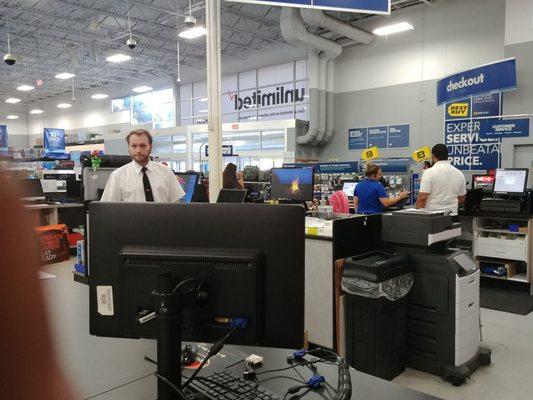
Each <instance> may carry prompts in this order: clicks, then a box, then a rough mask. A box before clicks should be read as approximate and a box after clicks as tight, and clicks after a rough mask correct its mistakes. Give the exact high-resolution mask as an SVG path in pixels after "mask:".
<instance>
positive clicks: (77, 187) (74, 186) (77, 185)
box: [66, 179, 81, 200]
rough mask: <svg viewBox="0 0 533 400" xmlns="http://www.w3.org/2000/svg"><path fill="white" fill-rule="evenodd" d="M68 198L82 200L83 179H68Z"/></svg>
mask: <svg viewBox="0 0 533 400" xmlns="http://www.w3.org/2000/svg"><path fill="white" fill-rule="evenodd" d="M66 195H67V199H72V200H81V181H77V180H75V179H69V180H68V181H67V194H66Z"/></svg>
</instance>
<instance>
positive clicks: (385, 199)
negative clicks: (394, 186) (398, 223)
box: [379, 190, 409, 208]
mask: <svg viewBox="0 0 533 400" xmlns="http://www.w3.org/2000/svg"><path fill="white" fill-rule="evenodd" d="M407 197H409V192H408V191H407V190H402V191H401V192H400V193H399V194H398V195H397V196H394V197H393V198H390V199H389V198H388V197H380V198H379V201H381V204H383V207H385V208H387V207H390V206H393V205H395V204H396V203H398V202H399V201H400V200H402V199H405V198H407Z"/></svg>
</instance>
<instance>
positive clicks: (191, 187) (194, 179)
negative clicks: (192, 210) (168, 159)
mask: <svg viewBox="0 0 533 400" xmlns="http://www.w3.org/2000/svg"><path fill="white" fill-rule="evenodd" d="M176 178H177V179H178V182H179V183H180V185H181V187H182V188H183V190H184V191H185V196H183V197H182V198H181V199H180V203H190V202H191V201H192V199H193V195H194V191H195V189H196V184H197V183H198V175H197V174H184V173H181V172H176Z"/></svg>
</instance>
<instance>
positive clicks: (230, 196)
mask: <svg viewBox="0 0 533 400" xmlns="http://www.w3.org/2000/svg"><path fill="white" fill-rule="evenodd" d="M247 192H248V191H247V190H246V189H220V192H219V193H218V198H217V203H244V199H245V198H246V193H247Z"/></svg>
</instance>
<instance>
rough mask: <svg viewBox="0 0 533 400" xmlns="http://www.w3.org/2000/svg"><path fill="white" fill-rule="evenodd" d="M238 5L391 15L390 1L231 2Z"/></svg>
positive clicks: (288, 0)
mask: <svg viewBox="0 0 533 400" xmlns="http://www.w3.org/2000/svg"><path fill="white" fill-rule="evenodd" d="M230 1H234V2H237V3H249V4H261V5H270V6H282V7H297V8H314V9H317V10H335V11H347V12H356V13H365V14H390V11H391V5H390V3H391V2H390V0H266V1H262V0H230Z"/></svg>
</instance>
